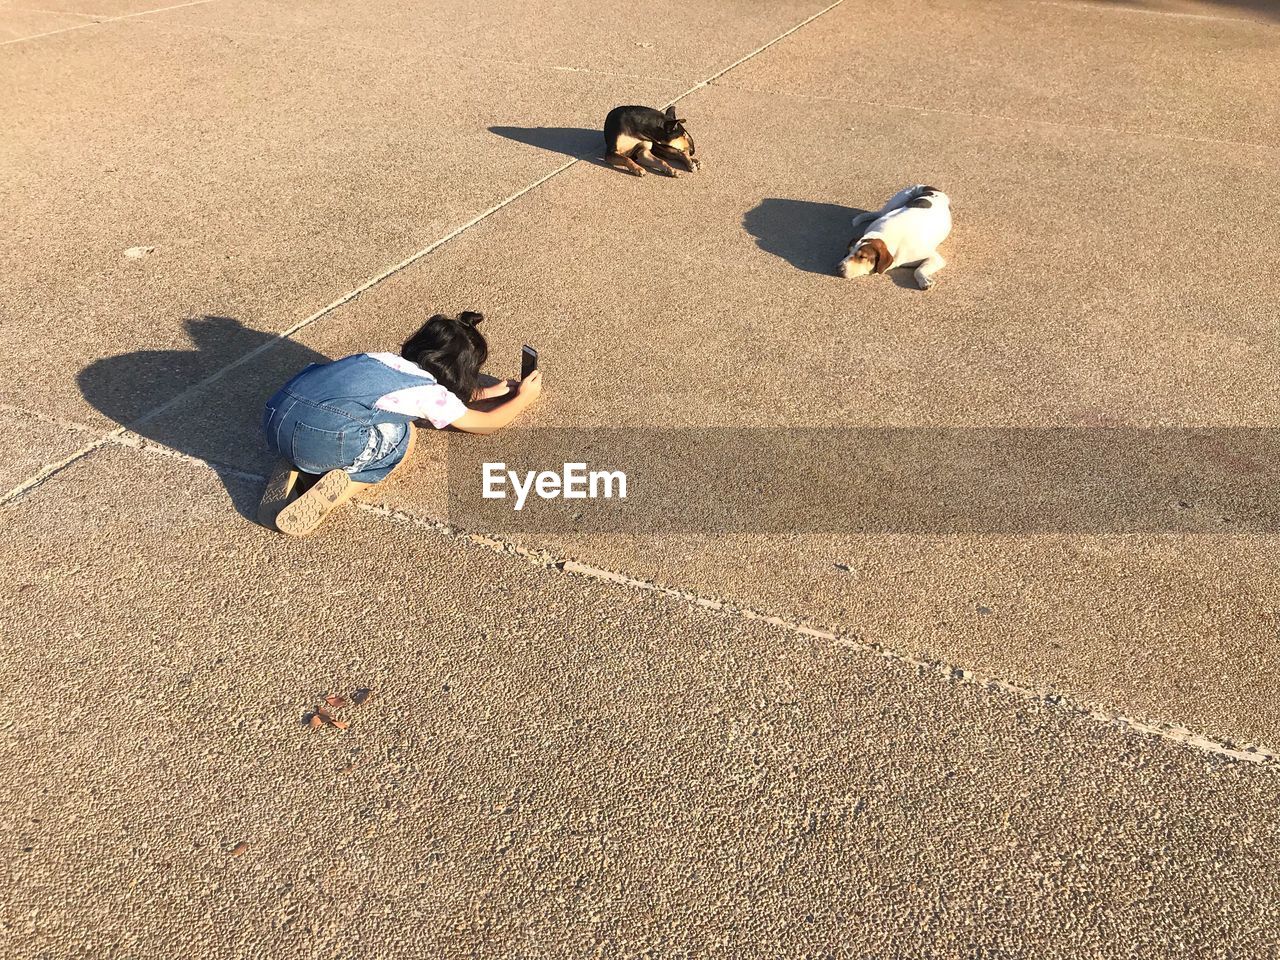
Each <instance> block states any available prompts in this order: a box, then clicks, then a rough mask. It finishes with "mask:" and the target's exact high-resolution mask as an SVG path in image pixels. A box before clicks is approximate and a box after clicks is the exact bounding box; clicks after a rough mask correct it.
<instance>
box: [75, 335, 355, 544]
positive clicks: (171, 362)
mask: <svg viewBox="0 0 1280 960" xmlns="http://www.w3.org/2000/svg"><path fill="white" fill-rule="evenodd" d="M184 325H185V328H186V332H187V334H188V336H190V338H191V342H192V348H191V349H186V350H138V351H135V352H133V353H125V354H120V355H119V356H115V357H106V358H104V359H101V360H95V361H94V362H93V363H91V364H89V365H88V366H87V367H85V368H84V369H83V370H81V371H80V373H79V374H78V375H77V377H76V380H77V383H78V384H79V387H80V391H81V393H83V394H84V397H85V399H86V400H88V401H89V403H91V404H92V405H93V406H94V407H95V408H96V409H97V410H98V411H100V412H101V413H102V414H103V415H105V416H107V417H109V418H110V419H112V420H114V421H115V422H116V423H118V424H120V425H121V426H122V427H126V428H127V429H129V430H130V431H131V432H133V433H136V434H137V435H138V436H140V437H143V438H145V439H147V440H151V441H153V442H155V443H159V444H163V445H164V446H166V447H170V448H172V449H174V450H177V451H179V452H180V453H184V454H187V455H188V456H192V457H198V458H200V459H206V458H207V457H208V453H207V451H208V450H209V449H210V447H211V443H210V442H209V434H211V433H212V432H213V430H212V428H213V427H215V426H221V427H223V428H224V429H225V428H226V426H227V425H228V424H237V423H245V422H257V420H258V418H259V415H260V413H259V412H260V411H261V410H262V408H263V406H264V404H265V403H266V401H267V399H268V398H269V397H270V396H271V394H273V393H274V392H275V391H276V390H277V389H278V388H279V386H280V383H276V382H274V381H272V382H270V383H261V382H254V381H253V380H248V379H244V378H242V377H238V376H237V373H243V374H247V373H248V372H249V371H250V370H252V369H254V368H253V366H252V365H250V364H247V363H246V364H244V365H243V366H241V367H239V368H238V369H236V370H231V371H228V373H227V374H225V375H224V376H223V377H222V378H220V379H219V380H217V381H215V382H214V383H213V384H212V385H211V387H210V389H211V390H215V391H216V394H217V403H209V404H205V405H203V406H201V407H199V412H198V413H193V414H190V415H186V416H182V417H170V416H160V415H158V414H160V412H161V408H162V407H164V406H165V405H166V404H167V403H169V402H170V401H171V400H173V399H175V398H176V397H178V396H180V395H181V394H183V393H184V392H185V391H186V390H188V389H189V388H190V387H192V386H194V385H195V384H197V383H200V382H201V381H202V380H204V379H205V378H207V377H209V376H211V375H212V374H214V373H216V372H217V371H219V370H221V369H223V368H225V367H226V366H227V365H228V364H231V363H234V362H236V361H237V360H239V359H240V358H243V357H246V356H247V355H248V354H250V353H253V352H254V351H256V350H259V349H260V348H263V347H265V346H267V345H268V344H270V345H271V360H272V363H271V369H282V368H283V369H289V370H292V371H294V372H296V371H298V370H301V369H302V368H303V367H305V366H307V365H308V364H311V363H321V362H327V361H328V359H329V358H328V357H326V356H324V355H323V354H320V353H317V352H316V351H315V350H312V349H310V348H309V347H304V346H303V345H301V344H299V343H297V342H296V341H293V340H289V339H284V340H281V339H279V338H278V337H277V335H276V334H275V333H272V332H267V331H262V330H252V329H250V328H248V327H246V326H244V324H242V323H240V321H238V320H235V319H233V318H231V317H221V316H199V317H190V318H187V319H186V320H185V321H184ZM166 412H168V411H166ZM214 418H217V419H214ZM224 420H225V421H226V423H221V422H220V421H224ZM244 444H245V446H246V447H252V448H254V449H258V448H263V440H262V437H261V436H260V435H258V434H257V433H255V434H254V435H253V436H247V437H245V438H244ZM229 466H240V465H239V464H231V465H229ZM215 470H217V472H218V476H219V478H220V479H221V480H222V482H223V485H224V486H225V487H226V489H227V494H228V496H229V497H230V498H231V501H232V503H233V504H234V505H235V508H236V510H237V511H238V512H239V513H240V514H241V515H242V516H245V517H247V518H249V519H253V518H254V517H255V516H256V514H257V506H258V497H259V496H260V494H261V490H259V489H258V488H257V485H256V484H248V483H246V482H245V481H244V479H243V478H242V477H240V476H238V475H237V474H235V473H234V472H231V471H227V470H218V468H217V467H216V466H215Z"/></svg>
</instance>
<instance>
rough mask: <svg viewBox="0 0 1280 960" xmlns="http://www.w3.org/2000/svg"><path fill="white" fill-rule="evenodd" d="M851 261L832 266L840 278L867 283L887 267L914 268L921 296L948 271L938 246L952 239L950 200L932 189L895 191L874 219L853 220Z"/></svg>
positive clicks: (860, 217) (920, 186) (871, 215)
mask: <svg viewBox="0 0 1280 960" xmlns="http://www.w3.org/2000/svg"><path fill="white" fill-rule="evenodd" d="M853 226H854V230H855V231H857V232H855V233H854V236H853V239H852V240H850V241H849V255H848V256H847V257H845V258H844V259H843V260H841V261H840V262H839V263H838V264H837V265H836V272H837V273H839V274H840V276H842V277H865V276H866V275H867V274H869V273H884V272H885V271H886V270H888V269H889V268H890V267H910V266H914V267H915V268H916V272H915V277H916V284H917V285H918V286H919V287H920V289H921V290H928V289H929V288H930V287H931V286H933V277H934V274H936V273H937V272H938V271H939V270H941V269H942V268H943V267H945V266H946V265H947V261H946V260H944V259H943V258H942V254H940V253H939V252H938V244H940V243H942V241H943V240H945V239H947V236H948V234H950V233H951V200H950V199H949V198H948V197H947V195H946V194H945V193H943V192H942V191H941V190H938V189H937V188H935V187H927V186H925V185H924V184H916V185H915V186H914V187H907V188H906V189H905V190H899V191H898V192H897V193H895V194H894V195H893V197H892V198H891V199H890V200H889V202H888V203H886V204H885V205H884V206H883V207H881V208H880V209H879V210H877V211H876V212H875V213H862V214H859V215H858V216H856V217H854V218H853Z"/></svg>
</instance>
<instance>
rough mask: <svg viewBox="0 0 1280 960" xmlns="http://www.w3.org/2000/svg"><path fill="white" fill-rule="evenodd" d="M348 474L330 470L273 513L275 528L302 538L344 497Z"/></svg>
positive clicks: (349, 478)
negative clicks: (291, 501)
mask: <svg viewBox="0 0 1280 960" xmlns="http://www.w3.org/2000/svg"><path fill="white" fill-rule="evenodd" d="M351 484H352V480H351V477H350V476H349V475H348V474H347V471H345V470H341V469H339V470H330V471H329V472H328V473H326V474H325V475H324V476H322V477H321V478H320V479H319V480H317V481H316V482H315V484H314V485H313V486H312V487H311V489H309V490H308V491H307V492H306V493H304V494H302V496H300V497H298V499H296V500H294V501H293V503H291V504H289V505H288V506H287V507H285V508H284V509H283V510H281V511H280V513H279V514H277V516H276V529H277V530H279V531H280V532H281V533H285V534H288V535H289V536H291V537H305V536H306V535H307V534H309V533H311V532H312V531H313V530H315V528H316V527H318V526H320V523H321V521H323V520H324V518H325V517H327V516H328V515H329V511H330V510H332V509H333V508H334V507H336V506H338V504H340V503H342V502H343V501H344V500H346V499H347V497H346V496H344V494H346V492H347V489H348V488H349V487H350V486H351Z"/></svg>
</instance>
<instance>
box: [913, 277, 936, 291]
mask: <svg viewBox="0 0 1280 960" xmlns="http://www.w3.org/2000/svg"><path fill="white" fill-rule="evenodd" d="M935 283H937V281H936V280H934V279H933V278H932V277H916V286H918V287H919V288H920V289H921V290H928V289H930V288H931V287H932V286H933V285H934V284H935Z"/></svg>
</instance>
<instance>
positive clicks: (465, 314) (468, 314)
mask: <svg viewBox="0 0 1280 960" xmlns="http://www.w3.org/2000/svg"><path fill="white" fill-rule="evenodd" d="M483 319H484V314H483V313H476V312H475V311H474V310H463V311H462V312H461V313H460V314H458V322H459V323H465V324H466V325H467V326H468V327H474V326H475V325H476V324H477V323H479V322H480V321H482V320H483Z"/></svg>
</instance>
